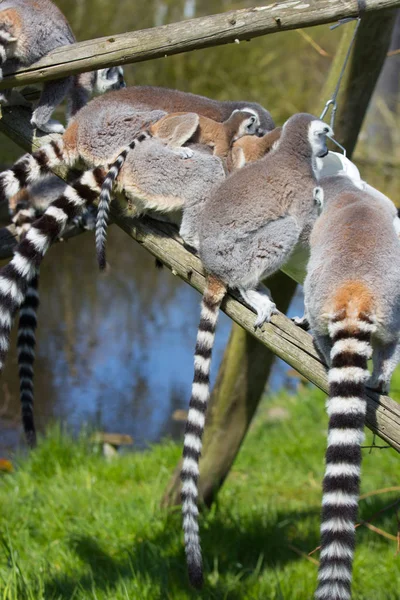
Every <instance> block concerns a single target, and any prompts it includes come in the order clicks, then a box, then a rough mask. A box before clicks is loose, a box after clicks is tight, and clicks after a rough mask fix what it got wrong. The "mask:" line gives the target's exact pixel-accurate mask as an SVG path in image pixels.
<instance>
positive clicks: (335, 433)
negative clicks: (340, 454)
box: [328, 428, 365, 446]
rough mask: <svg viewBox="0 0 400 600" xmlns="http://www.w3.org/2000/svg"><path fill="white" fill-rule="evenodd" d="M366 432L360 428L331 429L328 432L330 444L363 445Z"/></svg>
mask: <svg viewBox="0 0 400 600" xmlns="http://www.w3.org/2000/svg"><path fill="white" fill-rule="evenodd" d="M364 437H365V436H364V433H363V431H361V430H359V429H350V428H346V429H337V428H334V429H331V430H330V431H329V434H328V446H347V445H351V446H353V445H361V444H362V442H363V441H364Z"/></svg>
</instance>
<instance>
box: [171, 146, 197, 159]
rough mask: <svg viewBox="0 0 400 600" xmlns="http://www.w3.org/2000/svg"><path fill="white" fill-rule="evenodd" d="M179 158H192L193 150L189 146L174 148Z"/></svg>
mask: <svg viewBox="0 0 400 600" xmlns="http://www.w3.org/2000/svg"><path fill="white" fill-rule="evenodd" d="M174 152H175V153H176V154H178V155H179V156H180V157H181V158H192V156H193V154H194V152H193V150H191V149H190V148H176V149H175V150H174Z"/></svg>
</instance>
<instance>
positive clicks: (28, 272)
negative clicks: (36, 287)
mask: <svg viewBox="0 0 400 600" xmlns="http://www.w3.org/2000/svg"><path fill="white" fill-rule="evenodd" d="M11 262H12V264H13V267H14V268H15V270H16V271H18V273H19V274H20V275H22V277H25V278H27V279H32V277H34V276H35V273H36V267H35V265H34V264H33V263H32V262H31V261H30V260H29V259H28V258H25V256H22V255H21V254H19V252H16V253H15V254H14V258H13V259H12V261H11Z"/></svg>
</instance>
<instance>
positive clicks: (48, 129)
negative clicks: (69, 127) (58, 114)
mask: <svg viewBox="0 0 400 600" xmlns="http://www.w3.org/2000/svg"><path fill="white" fill-rule="evenodd" d="M31 125H33V127H36V128H37V129H40V131H44V132H45V133H64V131H65V127H64V125H62V123H60V122H59V121H56V120H55V119H49V120H48V121H47V123H42V124H41V125H38V124H37V123H36V121H35V117H34V116H33V117H32V119H31Z"/></svg>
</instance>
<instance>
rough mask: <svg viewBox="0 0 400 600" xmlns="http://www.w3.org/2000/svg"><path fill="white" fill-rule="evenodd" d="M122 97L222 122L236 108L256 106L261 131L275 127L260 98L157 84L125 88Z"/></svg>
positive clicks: (138, 104)
mask: <svg viewBox="0 0 400 600" xmlns="http://www.w3.org/2000/svg"><path fill="white" fill-rule="evenodd" d="M119 98H121V100H122V101H123V102H126V101H127V102H129V103H130V104H131V105H132V106H136V107H137V108H138V109H141V110H163V111H165V112H166V113H173V112H174V113H176V112H194V113H197V114H199V115H202V116H203V117H208V118H209V119H212V120H213V121H218V122H220V123H221V122H223V121H226V120H227V119H229V117H230V116H231V115H232V113H233V111H234V110H246V109H252V110H253V111H254V112H255V113H256V114H257V115H258V117H259V119H260V135H262V134H264V133H265V132H266V131H271V130H272V129H274V127H275V124H274V121H273V119H272V117H271V115H270V113H269V112H268V111H267V110H266V109H265V108H263V107H262V106H261V105H260V104H257V103H256V102H247V101H242V100H237V101H236V100H234V101H229V100H225V101H221V100H213V99H211V98H206V97H205V96H199V95H197V94H190V93H189V92H181V91H180V90H171V89H168V88H162V87H153V86H133V87H128V88H126V89H125V90H123V91H122V93H121V94H120V95H119Z"/></svg>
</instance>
